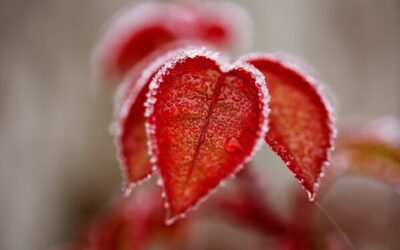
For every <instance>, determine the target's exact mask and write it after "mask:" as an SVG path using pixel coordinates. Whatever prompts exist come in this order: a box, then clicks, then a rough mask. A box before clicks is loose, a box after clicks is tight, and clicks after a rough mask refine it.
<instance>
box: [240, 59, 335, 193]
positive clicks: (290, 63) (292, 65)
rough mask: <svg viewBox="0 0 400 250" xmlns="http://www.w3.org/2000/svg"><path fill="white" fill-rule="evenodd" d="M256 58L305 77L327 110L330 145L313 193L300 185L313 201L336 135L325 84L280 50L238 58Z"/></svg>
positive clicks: (298, 61) (300, 62) (332, 112)
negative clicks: (279, 65)
mask: <svg viewBox="0 0 400 250" xmlns="http://www.w3.org/2000/svg"><path fill="white" fill-rule="evenodd" d="M257 59H265V60H269V61H274V62H279V63H280V64H281V65H283V66H284V67H285V68H288V69H289V70H291V71H293V72H294V73H296V74H298V75H300V76H301V77H302V78H303V79H305V81H306V82H308V83H309V84H310V85H311V86H312V87H313V88H314V89H315V90H316V92H317V93H318V94H319V96H320V98H321V101H322V103H323V104H324V107H325V109H326V111H327V114H328V120H329V122H328V123H329V124H328V126H329V128H330V131H331V133H330V135H329V143H330V147H329V148H328V149H327V152H326V160H325V162H324V163H323V164H322V166H321V171H320V173H319V176H318V177H317V180H316V182H315V183H314V187H313V190H314V193H311V192H309V191H308V190H306V189H305V188H304V187H303V185H300V186H301V187H302V188H303V189H304V190H305V191H306V192H307V194H308V198H309V199H310V201H313V200H314V199H315V196H316V194H317V191H318V188H319V186H320V181H321V178H322V177H323V176H324V172H325V168H326V167H328V166H329V164H330V159H331V155H332V151H333V150H334V140H335V138H336V135H337V129H336V114H335V112H334V109H333V107H332V105H331V102H330V101H329V98H328V91H326V87H325V85H324V84H323V83H322V82H321V81H320V80H318V79H317V78H316V77H315V73H314V70H312V69H311V68H309V67H308V66H305V65H306V64H305V63H303V62H302V61H301V60H299V59H297V58H295V57H293V56H291V55H287V54H284V53H280V52H279V53H278V52H274V53H262V52H260V53H250V54H248V55H245V56H242V57H241V58H239V61H242V62H247V61H249V60H257ZM286 165H287V164H286ZM293 174H294V176H295V177H296V179H297V180H298V181H299V183H300V184H302V183H303V182H304V180H299V179H298V178H297V175H296V174H295V173H293Z"/></svg>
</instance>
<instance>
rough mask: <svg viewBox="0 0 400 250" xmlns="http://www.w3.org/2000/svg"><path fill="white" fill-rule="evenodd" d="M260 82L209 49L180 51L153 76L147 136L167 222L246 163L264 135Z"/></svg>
mask: <svg viewBox="0 0 400 250" xmlns="http://www.w3.org/2000/svg"><path fill="white" fill-rule="evenodd" d="M264 84H265V82H264V78H263V76H262V75H261V74H260V73H259V72H258V71H257V70H255V69H254V68H252V67H251V66H249V65H243V64H237V65H236V66H235V67H227V64H226V62H224V61H222V60H221V59H220V58H218V55H217V54H216V53H213V52H210V51H208V50H206V49H200V50H186V51H184V52H181V53H178V55H177V56H176V57H175V58H173V59H171V60H170V61H169V62H168V63H167V64H166V65H164V67H163V68H162V69H161V70H160V71H159V72H158V73H157V75H156V76H155V77H154V78H153V81H152V83H151V85H150V96H149V98H148V100H147V102H146V105H147V111H146V114H147V116H148V123H147V133H148V135H149V138H150V142H151V144H150V146H151V153H152V162H153V163H154V165H155V166H156V167H157V168H158V170H159V171H160V175H161V179H162V182H163V185H164V189H165V195H166V205H167V207H168V214H167V223H172V222H173V221H174V220H176V219H177V218H178V217H179V216H184V214H185V212H186V211H187V210H188V209H189V208H191V207H193V206H194V205H196V204H197V203H198V202H199V201H200V200H203V199H204V197H205V196H206V195H207V194H208V193H209V192H210V191H211V190H213V189H215V188H216V187H217V186H218V184H220V183H221V181H223V180H225V179H226V178H227V177H229V176H231V175H233V174H235V173H236V172H237V171H239V169H240V167H241V166H242V165H243V164H244V163H245V162H247V161H248V160H249V159H250V157H251V156H252V154H253V152H254V149H255V148H256V145H258V144H259V143H260V137H263V135H264V133H265V129H266V121H267V119H266V115H267V108H266V107H267V96H268V95H267V92H266V90H265V86H264Z"/></svg>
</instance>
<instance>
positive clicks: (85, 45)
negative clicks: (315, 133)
mask: <svg viewBox="0 0 400 250" xmlns="http://www.w3.org/2000/svg"><path fill="white" fill-rule="evenodd" d="M131 2H132V1H127V0H112V1H111V0H85V1H81V0H0V249H4V250H25V249H27V250H28V249H50V248H51V247H53V246H56V245H58V244H60V243H64V242H67V241H70V240H71V239H73V237H74V236H75V234H76V228H77V227H78V226H79V225H80V224H81V223H82V222H84V221H86V220H87V219H88V218H89V217H90V216H91V215H92V214H93V213H94V212H96V211H98V209H99V208H100V207H101V206H102V205H103V204H104V203H106V202H107V200H108V199H109V197H111V196H112V195H113V194H118V192H119V189H120V182H121V176H120V172H119V168H118V164H117V161H116V157H115V147H114V143H113V138H112V136H111V135H110V134H109V132H108V127H109V124H110V121H111V119H112V93H113V91H112V89H111V88H104V87H99V86H96V85H95V84H93V83H92V82H91V79H90V67H89V59H90V53H91V51H92V48H93V45H94V44H95V42H96V39H98V38H99V35H100V31H101V27H102V25H103V24H104V23H105V21H106V20H107V19H108V18H109V17H110V16H111V15H112V14H113V13H115V12H116V11H117V10H119V9H120V8H121V7H123V6H124V5H126V4H128V3H131ZM237 2H239V3H240V4H242V5H243V6H244V7H245V8H246V9H247V10H248V11H249V13H250V14H251V16H252V17H253V18H254V23H255V32H254V35H255V37H254V46H253V47H252V48H248V50H247V51H250V50H257V51H264V50H268V51H284V52H288V53H291V54H294V55H296V56H298V57H300V58H302V59H303V60H304V61H306V62H308V63H309V64H310V65H312V66H313V67H314V69H315V71H316V72H317V74H318V75H319V77H320V78H321V79H323V80H324V82H326V84H327V85H328V86H329V89H330V90H331V92H332V93H333V94H332V95H331V96H332V98H333V99H334V101H333V102H334V105H335V108H336V110H337V115H338V120H339V121H344V120H347V119H354V117H364V118H367V119H369V118H373V117H377V116H381V115H387V114H389V115H395V116H398V117H400V1H398V0H385V1H382V0H337V1H315V0H293V1H289V0H274V1H267V0H249V1H248V0H241V1H237ZM232 18H234V17H232ZM247 51H244V52H247ZM256 161H257V163H258V166H257V169H258V171H261V172H262V173H263V176H265V178H263V184H264V185H265V186H266V187H267V188H268V189H269V190H270V191H271V197H270V199H271V200H272V201H273V202H274V204H275V205H276V206H278V207H280V208H282V210H284V209H285V204H286V203H287V199H288V198H287V195H285V194H286V193H287V189H288V188H287V187H288V186H289V185H290V184H291V183H292V182H293V183H295V181H294V180H293V178H292V176H291V174H290V173H289V171H288V170H287V169H286V168H285V167H284V165H283V164H282V163H281V162H280V161H279V160H278V159H277V157H275V156H273V155H272V154H271V153H270V152H268V150H267V149H264V150H263V152H262V153H261V154H259V155H258V156H257V159H256ZM322 202H323V204H324V207H325V208H326V209H327V210H328V211H329V212H330V213H331V215H332V217H334V219H335V220H336V221H337V223H338V224H340V225H341V227H342V228H343V230H344V231H345V232H346V233H347V234H348V235H349V237H350V238H351V239H352V241H353V242H354V243H355V245H356V246H357V247H358V248H359V249H393V250H394V249H400V239H399V235H400V196H399V195H398V194H396V193H395V192H394V191H392V189H390V188H389V187H387V186H385V185H383V184H381V183H377V182H374V181H372V180H368V179H365V178H356V177H349V178H346V179H344V180H342V181H340V182H339V183H337V184H336V185H335V186H334V187H333V188H332V190H331V191H330V192H329V193H328V194H327V195H326V197H324V200H323V201H322ZM344 215H345V216H344ZM349 218H351V220H350V219H349ZM361 229H363V230H362V234H361V233H358V232H359V231H360V230H361ZM239 249H240V248H239Z"/></svg>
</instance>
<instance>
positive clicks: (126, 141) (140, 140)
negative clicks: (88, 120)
mask: <svg viewBox="0 0 400 250" xmlns="http://www.w3.org/2000/svg"><path fill="white" fill-rule="evenodd" d="M180 46H182V48H181V49H183V48H188V47H191V45H190V46H189V45H186V44H184V43H175V44H174V46H167V47H166V48H164V49H162V50H161V51H160V50H158V51H157V53H153V55H151V56H148V58H146V60H143V62H141V63H140V64H138V65H136V66H135V67H134V69H133V70H132V71H131V72H130V74H129V75H128V77H127V78H126V80H125V81H124V83H123V84H121V86H120V88H119V89H118V91H117V97H116V106H117V108H116V117H115V126H116V130H115V137H116V144H117V146H118V158H119V161H120V164H121V170H122V173H123V177H124V193H125V195H129V193H130V191H131V189H132V188H133V187H134V186H135V185H136V184H138V183H140V182H142V181H144V180H146V179H147V178H148V177H150V174H152V172H153V169H152V167H151V164H150V161H149V157H148V147H147V136H146V132H145V127H144V124H145V117H144V111H145V107H144V102H145V101H146V98H147V97H146V94H147V92H148V90H149V85H150V82H151V79H152V78H153V76H154V75H155V73H156V72H157V71H158V70H159V69H160V68H161V66H162V65H163V64H164V63H165V62H166V61H167V60H168V59H169V58H171V57H173V56H174V55H175V54H176V53H177V51H179V50H181V49H175V50H174V49H172V48H175V47H180ZM168 50H170V51H168ZM163 52H164V54H162V53H163Z"/></svg>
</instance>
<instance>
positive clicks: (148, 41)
mask: <svg viewBox="0 0 400 250" xmlns="http://www.w3.org/2000/svg"><path fill="white" fill-rule="evenodd" d="M232 16H234V17H235V19H234V20H232V18H231V17H232ZM250 24H251V23H250V21H249V17H248V15H247V13H246V12H244V10H242V9H241V8H240V7H239V6H237V5H234V4H231V3H218V4H203V3H202V4H172V3H159V2H153V3H144V4H141V5H139V6H133V7H128V8H127V9H126V10H124V11H122V12H121V13H117V15H116V17H115V18H114V19H113V20H111V22H110V24H109V25H108V27H107V28H106V30H105V32H104V34H103V36H102V37H101V39H100V41H99V42H98V45H97V47H96V49H95V51H94V53H93V64H94V70H95V72H94V73H95V77H97V78H100V79H103V80H104V78H105V79H106V80H118V79H119V78H120V77H121V76H123V75H124V74H125V73H126V72H127V71H128V70H129V69H131V68H132V66H133V65H135V64H136V63H138V62H139V61H140V60H141V59H143V58H145V57H146V56H147V55H149V54H150V53H151V52H153V51H154V50H156V49H157V48H160V47H161V46H163V45H165V44H168V43H170V42H173V41H177V40H191V41H203V42H205V43H210V44H212V45H215V46H219V47H221V48H226V47H227V46H230V47H234V46H235V45H236V44H239V43H243V42H245V41H246V40H249V39H248V37H249V36H250V34H249V33H250V32H249V31H251V25H250Z"/></svg>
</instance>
